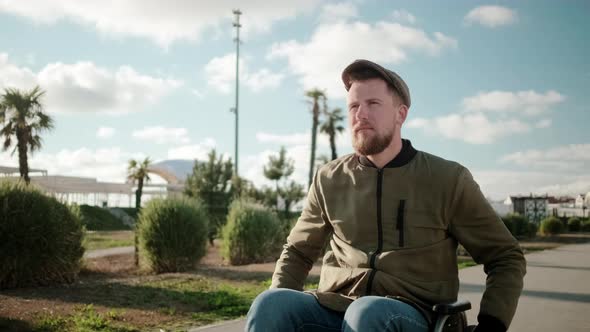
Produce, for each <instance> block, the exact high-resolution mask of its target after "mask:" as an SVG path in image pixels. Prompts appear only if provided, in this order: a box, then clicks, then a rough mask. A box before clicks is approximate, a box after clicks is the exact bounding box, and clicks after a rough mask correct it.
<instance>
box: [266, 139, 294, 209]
mask: <svg viewBox="0 0 590 332" xmlns="http://www.w3.org/2000/svg"><path fill="white" fill-rule="evenodd" d="M293 164H294V161H293V159H290V158H287V150H285V147H283V146H282V147H281V150H280V151H279V155H278V157H276V156H269V157H268V164H267V165H266V166H264V176H265V177H266V178H267V179H269V180H271V181H274V182H275V190H276V193H277V194H279V182H280V181H281V179H283V178H285V179H286V178H288V177H289V176H290V175H291V174H293V171H294V170H295V166H294V165H293ZM275 196H276V197H275V205H276V208H277V211H278V209H279V205H278V204H279V200H278V195H275Z"/></svg>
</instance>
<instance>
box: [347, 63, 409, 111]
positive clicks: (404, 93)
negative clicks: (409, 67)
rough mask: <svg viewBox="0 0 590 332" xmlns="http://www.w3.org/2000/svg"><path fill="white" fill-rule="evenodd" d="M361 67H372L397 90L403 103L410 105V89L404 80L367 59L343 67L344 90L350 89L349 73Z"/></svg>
mask: <svg viewBox="0 0 590 332" xmlns="http://www.w3.org/2000/svg"><path fill="white" fill-rule="evenodd" d="M362 69H372V70H374V71H375V72H377V73H378V74H379V75H380V76H381V78H383V80H384V81H385V82H386V83H387V85H390V86H392V87H393V89H394V90H395V91H397V93H398V94H399V96H400V97H401V98H402V100H403V102H404V104H406V106H408V108H409V107H410V104H411V99H410V89H408V86H407V85H406V82H404V80H403V79H402V78H401V77H400V76H399V75H398V74H396V73H395V72H393V71H391V70H389V69H386V68H383V67H382V66H380V65H378V64H376V63H374V62H372V61H369V60H364V59H360V60H355V61H354V62H353V63H351V64H349V65H348V66H347V67H346V68H344V70H343V71H342V82H344V87H345V88H346V91H348V90H349V89H350V85H351V84H350V73H351V72H355V71H358V70H362Z"/></svg>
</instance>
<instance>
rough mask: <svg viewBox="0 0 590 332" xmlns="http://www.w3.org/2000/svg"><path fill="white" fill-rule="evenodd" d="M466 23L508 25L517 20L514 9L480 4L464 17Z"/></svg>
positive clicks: (489, 25)
mask: <svg viewBox="0 0 590 332" xmlns="http://www.w3.org/2000/svg"><path fill="white" fill-rule="evenodd" d="M464 20H465V22H466V23H467V24H472V23H478V24H481V25H483V26H486V27H488V28H496V27H499V26H503V25H510V24H513V23H515V22H516V21H517V20H518V15H517V13H516V11H514V10H512V9H510V8H506V7H502V6H480V7H477V8H475V9H473V10H471V11H470V12H469V13H468V14H467V15H465V18H464Z"/></svg>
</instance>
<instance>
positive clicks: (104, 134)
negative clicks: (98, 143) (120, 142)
mask: <svg viewBox="0 0 590 332" xmlns="http://www.w3.org/2000/svg"><path fill="white" fill-rule="evenodd" d="M113 135H115V128H112V127H100V128H98V130H97V131H96V137H98V138H102V139H105V138H111V137H113Z"/></svg>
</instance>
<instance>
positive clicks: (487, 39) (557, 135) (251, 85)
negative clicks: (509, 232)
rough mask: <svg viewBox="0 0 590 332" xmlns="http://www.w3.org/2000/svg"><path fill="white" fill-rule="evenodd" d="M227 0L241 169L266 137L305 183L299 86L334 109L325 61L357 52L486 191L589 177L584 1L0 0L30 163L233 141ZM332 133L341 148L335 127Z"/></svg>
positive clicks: (584, 185)
mask: <svg viewBox="0 0 590 332" xmlns="http://www.w3.org/2000/svg"><path fill="white" fill-rule="evenodd" d="M236 8H239V9H240V10H241V11H242V13H243V14H242V15H241V17H240V22H241V24H242V29H241V30H240V37H241V45H240V84H239V151H240V152H239V173H240V175H242V176H244V177H246V178H248V179H250V180H252V181H254V183H255V184H257V185H262V184H266V183H268V182H266V180H265V179H264V176H263V173H262V167H263V165H264V164H265V163H266V162H267V160H268V156H270V155H273V154H277V153H278V151H279V149H280V147H281V146H284V147H285V148H286V149H287V154H288V156H289V157H290V158H292V159H293V160H294V161H295V172H294V174H293V179H295V180H296V181H298V182H300V183H302V184H306V182H307V176H308V167H309V155H310V142H311V139H310V133H311V122H312V119H311V113H310V104H309V102H308V99H307V98H306V97H305V91H307V90H309V89H312V88H318V89H320V90H323V91H325V93H326V95H327V96H328V106H329V108H330V109H333V108H342V109H343V110H345V112H344V113H345V114H346V109H347V107H346V100H345V97H346V91H345V90H344V87H343V84H342V82H341V80H340V74H341V71H342V69H343V68H344V67H345V66H346V65H348V64H349V63H350V62H352V61H354V60H355V59H361V58H364V59H369V60H372V61H375V62H377V63H379V64H381V65H383V66H385V67H387V68H389V69H391V70H394V71H395V72H397V73H398V74H399V75H400V76H401V77H403V78H404V80H405V81H406V83H407V84H408V86H409V88H410V93H411V96H412V106H411V108H410V111H409V115H408V118H407V120H406V123H405V124H404V126H403V128H402V137H404V138H407V139H410V140H411V141H412V144H413V145H414V147H415V148H416V149H418V150H422V151H426V152H429V153H432V154H435V155H438V156H440V157H443V158H446V159H450V160H454V161H457V162H459V163H461V164H462V165H464V166H466V167H468V168H469V169H470V170H471V172H472V173H473V175H474V177H475V179H476V181H477V182H478V183H479V184H480V186H481V189H482V191H483V193H484V194H485V195H486V196H488V197H490V198H492V199H503V198H506V197H507V196H508V195H518V194H525V195H528V194H529V193H536V194H549V195H577V194H580V193H586V192H589V191H590V172H589V170H590V106H589V105H590V94H589V93H588V92H589V90H588V87H589V86H590V61H589V60H588V59H590V43H588V31H590V23H589V21H588V20H587V16H588V14H589V13H590V2H588V1H559V2H557V1H552V0H522V1H451V2H440V1H434V0H433V1H385V0H381V1H379V0H374V1H370V0H351V1H317V0H297V1H291V0H284V1H261V0H260V1H258V0H244V1H231V0H217V1H214V2H211V1H192V0H167V1H164V0H141V1H140V0H127V1H116V0H104V1H89V0H78V1H65V0H0V89H2V90H3V89H4V88H7V87H16V88H19V89H25V90H28V89H31V88H33V87H34V86H35V85H39V86H41V88H42V89H44V90H45V91H46V94H45V95H44V99H43V103H44V107H45V111H46V112H47V113H49V114H50V115H51V116H52V117H53V118H54V120H55V128H54V130H53V131H51V132H46V133H44V134H43V139H44V142H43V148H42V150H41V151H39V152H36V153H34V154H33V155H32V156H31V157H30V167H32V168H41V169H46V170H48V172H49V174H50V175H71V176H84V177H93V178H97V179H98V180H100V181H110V182H124V181H125V173H126V166H127V162H128V160H129V159H131V158H135V159H137V158H144V157H150V158H151V159H152V160H155V161H162V160H167V159H186V160H195V159H199V160H204V159H205V158H206V156H207V153H208V152H209V151H210V150H211V149H212V148H215V149H216V150H217V151H218V152H220V153H223V154H224V155H225V156H227V157H228V158H230V157H231V158H233V155H234V121H235V116H234V113H231V112H230V109H231V108H232V107H234V103H235V61H236V54H235V51H236V50H235V46H236V45H235V42H234V38H235V33H236V32H235V28H234V27H233V26H232V22H233V20H234V16H233V14H232V10H233V9H236ZM344 125H345V126H346V127H348V125H347V123H344ZM319 137H320V138H319V146H318V153H317V154H319V155H322V154H324V155H329V144H328V139H327V137H326V136H325V135H322V134H320V136H319ZM337 148H338V150H337V151H338V154H339V155H343V154H347V153H352V152H353V150H352V148H351V143H350V134H349V131H348V128H347V129H346V131H345V132H344V133H343V134H342V135H340V136H339V137H338V138H337ZM17 160H18V158H17V154H14V155H11V154H10V151H7V152H0V165H3V166H16V165H18V161H17ZM155 178H156V179H155V180H154V181H155V182H158V181H162V180H161V179H157V177H155Z"/></svg>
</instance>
